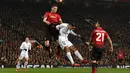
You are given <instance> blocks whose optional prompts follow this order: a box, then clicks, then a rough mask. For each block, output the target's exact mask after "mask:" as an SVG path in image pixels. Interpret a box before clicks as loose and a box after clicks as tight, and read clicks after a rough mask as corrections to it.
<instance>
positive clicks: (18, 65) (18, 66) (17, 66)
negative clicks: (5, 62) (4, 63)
mask: <svg viewBox="0 0 130 73" xmlns="http://www.w3.org/2000/svg"><path fill="white" fill-rule="evenodd" d="M16 68H17V69H19V68H20V61H18V63H17V65H16Z"/></svg>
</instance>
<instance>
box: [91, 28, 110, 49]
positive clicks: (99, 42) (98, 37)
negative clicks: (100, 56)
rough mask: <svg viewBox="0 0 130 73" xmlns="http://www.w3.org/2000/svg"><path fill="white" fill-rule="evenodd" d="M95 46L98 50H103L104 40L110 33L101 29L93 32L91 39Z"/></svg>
mask: <svg viewBox="0 0 130 73" xmlns="http://www.w3.org/2000/svg"><path fill="white" fill-rule="evenodd" d="M90 38H91V39H92V42H93V45H94V46H95V47H97V48H101V47H103V46H104V39H105V38H108V33H107V32H106V31H105V30H103V29H102V28H101V27H98V28H96V29H95V30H93V32H92V34H91V37H90Z"/></svg>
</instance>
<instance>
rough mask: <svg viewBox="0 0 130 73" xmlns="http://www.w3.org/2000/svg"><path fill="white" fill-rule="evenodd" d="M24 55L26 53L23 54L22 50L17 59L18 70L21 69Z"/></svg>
mask: <svg viewBox="0 0 130 73" xmlns="http://www.w3.org/2000/svg"><path fill="white" fill-rule="evenodd" d="M23 57H24V55H23V54H22V52H21V54H20V56H19V58H18V59H17V61H16V63H17V65H16V71H18V70H19V68H20V61H21V60H22V59H23Z"/></svg>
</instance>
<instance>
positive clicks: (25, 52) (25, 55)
mask: <svg viewBox="0 0 130 73" xmlns="http://www.w3.org/2000/svg"><path fill="white" fill-rule="evenodd" d="M23 58H29V56H28V52H27V51H21V54H20V56H19V59H20V60H22V59H23Z"/></svg>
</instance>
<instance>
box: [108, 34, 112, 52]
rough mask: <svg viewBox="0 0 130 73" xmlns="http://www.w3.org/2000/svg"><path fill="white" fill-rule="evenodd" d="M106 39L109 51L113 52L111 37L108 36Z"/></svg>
mask: <svg viewBox="0 0 130 73" xmlns="http://www.w3.org/2000/svg"><path fill="white" fill-rule="evenodd" d="M107 39H108V41H109V43H110V51H111V52H113V45H112V40H111V38H110V37H109V36H108V38H107Z"/></svg>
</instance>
